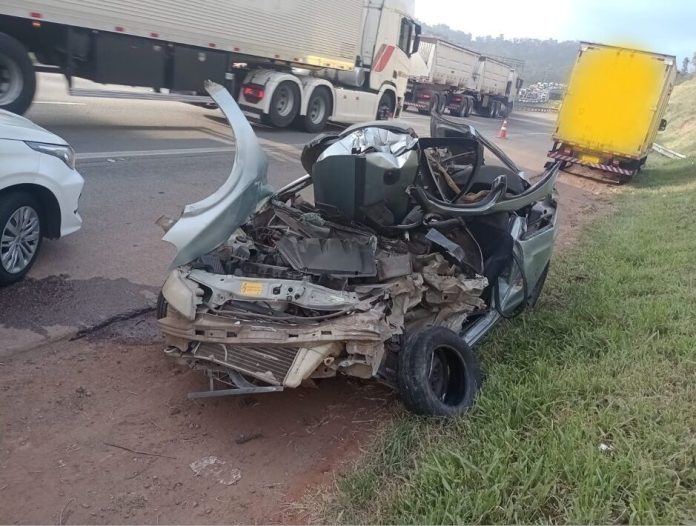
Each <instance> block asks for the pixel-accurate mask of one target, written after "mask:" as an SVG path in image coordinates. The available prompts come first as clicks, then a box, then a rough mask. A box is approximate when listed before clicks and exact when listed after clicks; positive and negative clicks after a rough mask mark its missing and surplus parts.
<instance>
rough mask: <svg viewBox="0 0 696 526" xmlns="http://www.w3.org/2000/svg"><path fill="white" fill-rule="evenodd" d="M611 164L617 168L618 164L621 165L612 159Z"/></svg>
mask: <svg viewBox="0 0 696 526" xmlns="http://www.w3.org/2000/svg"><path fill="white" fill-rule="evenodd" d="M611 164H612V165H614V166H619V164H621V161H619V160H618V159H612V161H611Z"/></svg>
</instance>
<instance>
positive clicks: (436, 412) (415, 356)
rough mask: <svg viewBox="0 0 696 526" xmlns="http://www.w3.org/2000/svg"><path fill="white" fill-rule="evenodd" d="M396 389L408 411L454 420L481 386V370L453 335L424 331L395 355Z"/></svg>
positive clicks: (445, 331) (410, 338)
mask: <svg viewBox="0 0 696 526" xmlns="http://www.w3.org/2000/svg"><path fill="white" fill-rule="evenodd" d="M397 385H398V391H399V396H400V397H401V400H402V401H403V403H404V405H405V406H406V408H407V409H409V410H410V411H412V412H414V413H416V414H419V415H426V416H446V417H451V416H457V415H461V414H463V413H465V412H466V411H467V410H468V409H469V408H470V407H471V406H472V405H473V403H474V401H475V399H476V394H477V393H478V390H479V388H480V386H481V368H480V366H479V362H478V359H477V358H476V355H475V354H474V353H473V351H472V350H471V349H470V348H469V346H468V345H467V344H466V342H465V341H464V340H462V339H461V338H460V337H459V336H458V335H457V334H456V333H455V332H453V331H451V330H449V329H446V328H444V327H427V328H425V329H420V330H418V331H416V332H414V333H412V334H410V335H409V336H408V337H407V338H406V341H405V342H404V345H403V347H402V348H401V350H400V351H399V366H398V372H397Z"/></svg>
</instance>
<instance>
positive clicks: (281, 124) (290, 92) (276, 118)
mask: <svg viewBox="0 0 696 526" xmlns="http://www.w3.org/2000/svg"><path fill="white" fill-rule="evenodd" d="M299 112H300V88H298V87H297V84H295V83H294V82H292V81H291V80H284V81H283V82H281V83H280V84H278V86H277V87H276V89H275V90H274V91H273V97H271V105H270V108H269V109H268V114H267V115H264V116H263V119H262V120H263V122H264V123H265V124H269V125H272V126H275V127H276V128H287V127H288V126H289V125H290V124H291V123H292V121H294V120H295V117H297V114H298V113H299Z"/></svg>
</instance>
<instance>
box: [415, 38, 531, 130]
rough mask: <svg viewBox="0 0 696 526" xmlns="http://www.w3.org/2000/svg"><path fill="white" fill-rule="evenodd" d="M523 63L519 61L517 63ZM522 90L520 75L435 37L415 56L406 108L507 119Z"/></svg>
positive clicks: (422, 42) (426, 40) (424, 41)
mask: <svg viewBox="0 0 696 526" xmlns="http://www.w3.org/2000/svg"><path fill="white" fill-rule="evenodd" d="M516 62H519V61H516ZM521 86H522V80H521V79H520V78H519V71H518V68H517V67H516V66H513V65H510V64H508V63H506V62H503V61H501V60H496V59H494V58H492V57H486V56H484V55H481V54H479V53H476V52H475V51H471V50H469V49H466V48H463V47H461V46H458V45H456V44H453V43H451V42H447V41H446V40H442V39H441V38H438V37H433V36H422V37H421V39H420V47H419V48H418V52H417V53H415V54H413V55H412V56H411V75H410V77H409V81H408V86H407V89H406V98H405V101H404V106H405V107H407V108H408V107H411V108H415V109H417V110H418V111H419V112H420V113H430V112H431V111H432V110H433V109H434V108H437V109H438V110H439V111H444V110H449V112H450V114H451V115H455V116H457V117H468V116H469V115H470V114H471V112H472V111H475V112H476V113H477V114H479V115H482V116H484V117H492V118H497V117H507V116H508V115H509V114H510V112H511V111H512V105H513V101H514V100H515V98H516V97H517V93H518V90H519V89H520V87H521Z"/></svg>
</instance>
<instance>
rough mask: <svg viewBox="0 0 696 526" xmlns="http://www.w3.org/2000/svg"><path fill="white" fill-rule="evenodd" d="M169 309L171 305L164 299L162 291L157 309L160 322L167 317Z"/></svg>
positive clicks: (158, 298)
mask: <svg viewBox="0 0 696 526" xmlns="http://www.w3.org/2000/svg"><path fill="white" fill-rule="evenodd" d="M168 308H169V303H168V302H167V300H166V299H164V294H162V291H160V293H159V295H158V296H157V308H156V311H155V313H156V316H157V319H158V320H161V319H162V318H166V317H167V310H168Z"/></svg>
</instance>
